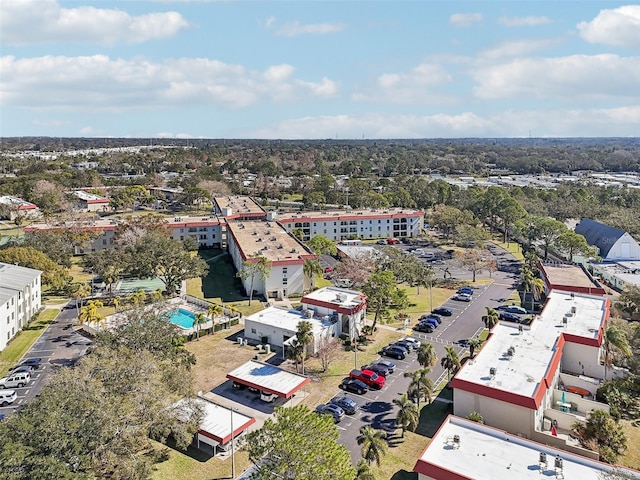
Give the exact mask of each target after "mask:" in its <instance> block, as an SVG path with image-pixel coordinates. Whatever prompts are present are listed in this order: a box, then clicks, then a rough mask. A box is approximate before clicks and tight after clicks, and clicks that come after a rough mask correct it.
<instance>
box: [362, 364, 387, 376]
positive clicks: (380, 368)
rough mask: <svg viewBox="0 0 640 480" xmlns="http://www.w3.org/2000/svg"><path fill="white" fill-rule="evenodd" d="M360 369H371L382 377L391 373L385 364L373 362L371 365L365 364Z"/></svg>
mask: <svg viewBox="0 0 640 480" xmlns="http://www.w3.org/2000/svg"><path fill="white" fill-rule="evenodd" d="M360 370H371V371H372V372H376V373H377V374H378V375H380V376H381V377H386V376H387V375H389V369H388V368H387V367H385V366H384V365H380V364H379V363H372V364H371V365H363V366H362V367H361V368H360Z"/></svg>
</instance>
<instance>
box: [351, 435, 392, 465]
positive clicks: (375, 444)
mask: <svg viewBox="0 0 640 480" xmlns="http://www.w3.org/2000/svg"><path fill="white" fill-rule="evenodd" d="M358 445H362V458H364V459H365V460H366V461H367V463H368V464H369V465H371V463H372V462H376V465H377V466H380V461H381V460H382V457H383V455H384V454H385V453H387V433H386V432H383V431H382V430H376V429H375V428H373V427H370V426H366V427H362V428H361V429H360V435H358Z"/></svg>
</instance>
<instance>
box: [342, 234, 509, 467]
mask: <svg viewBox="0 0 640 480" xmlns="http://www.w3.org/2000/svg"><path fill="white" fill-rule="evenodd" d="M489 250H490V251H491V253H492V254H493V255H494V258H495V259H496V260H497V262H498V265H499V270H498V271H497V272H494V273H493V275H492V277H493V280H494V281H493V283H491V284H490V285H487V286H484V287H481V288H478V289H476V291H475V293H474V295H473V297H472V301H471V302H459V301H455V300H451V299H450V300H448V301H447V302H445V304H444V306H446V307H449V308H451V309H452V310H453V315H452V316H451V317H442V324H441V325H440V326H439V327H438V328H437V329H436V330H435V331H434V332H433V333H430V334H426V333H418V332H415V333H413V334H412V336H413V337H414V338H417V339H419V340H420V341H422V342H424V341H428V342H430V343H432V344H433V346H434V347H435V349H436V353H437V355H438V358H442V357H443V356H444V354H445V350H444V347H445V345H448V346H454V347H455V348H456V350H457V352H458V353H459V354H460V355H461V354H462V353H464V351H465V348H464V347H462V346H460V345H459V344H458V341H459V340H462V339H468V338H471V337H473V336H474V335H475V334H476V333H477V332H478V330H480V329H482V328H484V324H483V323H482V320H481V319H482V316H483V315H485V314H486V307H492V308H495V307H497V306H499V305H501V304H502V303H503V302H504V300H505V299H507V298H508V297H509V296H510V295H511V293H512V292H513V290H514V288H515V287H516V285H517V282H518V276H519V264H518V262H517V260H515V258H514V257H513V256H512V255H511V254H510V253H508V252H506V251H505V250H503V249H502V248H500V247H497V246H495V245H493V244H491V245H489ZM456 273H457V275H454V276H455V277H457V278H465V276H468V278H469V279H470V278H471V273H470V272H464V271H462V270H461V271H459V272H456ZM458 275H460V276H458ZM425 294H426V295H428V291H425ZM452 294H453V292H452ZM391 361H393V362H394V363H395V364H396V365H397V368H396V371H395V372H394V373H393V374H391V375H389V376H388V377H387V383H386V385H385V387H384V388H383V389H382V390H379V391H369V392H368V393H366V394H365V395H355V394H351V393H349V394H347V395H348V396H350V397H351V398H353V399H354V400H355V401H356V402H358V404H360V405H361V406H362V409H361V411H359V412H358V413H356V415H354V416H353V417H350V416H347V415H345V418H344V419H343V420H342V421H341V422H340V423H339V424H338V428H339V429H340V432H341V433H340V439H341V442H342V443H343V444H344V445H346V446H347V448H348V449H349V451H350V452H351V459H352V461H353V462H354V465H355V464H357V462H358V459H360V457H361V450H360V446H359V445H358V443H357V440H356V439H357V437H358V434H359V432H360V429H361V428H362V427H363V426H365V425H372V426H373V427H374V428H381V429H384V430H386V431H387V434H388V435H392V436H393V435H394V434H398V435H399V430H398V431H397V432H396V429H395V416H396V409H395V406H394V405H393V403H392V402H393V399H394V398H398V397H400V395H402V394H403V393H405V392H406V391H407V388H408V387H409V383H410V380H409V379H408V378H405V377H404V376H403V374H404V373H405V372H412V371H416V370H418V369H419V368H421V367H420V365H419V364H418V362H417V360H416V354H415V353H410V354H409V356H407V358H406V359H405V360H394V359H391ZM443 375H446V373H445V371H444V369H443V368H442V367H441V366H440V362H438V363H437V365H435V366H434V367H433V368H432V369H431V374H430V375H429V377H430V378H431V379H432V380H433V381H434V382H435V381H436V380H437V379H439V378H440V377H441V376H443ZM338 392H339V393H336V395H339V394H341V393H342V392H340V391H338ZM410 467H412V465H409V466H408V468H410Z"/></svg>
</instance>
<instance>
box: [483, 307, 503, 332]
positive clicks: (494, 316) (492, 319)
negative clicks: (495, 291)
mask: <svg viewBox="0 0 640 480" xmlns="http://www.w3.org/2000/svg"><path fill="white" fill-rule="evenodd" d="M486 308H487V314H486V315H485V316H483V317H482V321H483V322H484V325H485V326H486V327H487V328H488V329H489V330H491V329H492V328H493V327H495V326H496V324H497V323H498V320H500V315H498V312H497V311H496V310H495V309H494V308H491V307H486Z"/></svg>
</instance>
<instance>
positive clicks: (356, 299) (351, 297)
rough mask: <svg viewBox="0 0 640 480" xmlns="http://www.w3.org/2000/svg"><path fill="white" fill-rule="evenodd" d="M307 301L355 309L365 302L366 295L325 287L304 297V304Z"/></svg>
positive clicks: (354, 291) (344, 289)
mask: <svg viewBox="0 0 640 480" xmlns="http://www.w3.org/2000/svg"><path fill="white" fill-rule="evenodd" d="M307 299H309V300H316V301H319V302H325V303H333V304H335V305H336V306H339V307H346V308H353V307H355V306H357V305H360V304H361V303H362V302H363V301H364V295H363V294H362V292H358V291H356V290H348V289H346V288H338V287H324V288H320V289H318V290H315V291H313V292H310V293H307V294H306V295H305V296H304V297H302V300H301V301H302V303H305V300H307Z"/></svg>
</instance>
